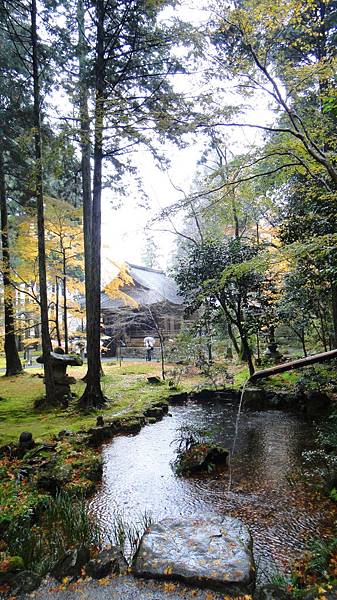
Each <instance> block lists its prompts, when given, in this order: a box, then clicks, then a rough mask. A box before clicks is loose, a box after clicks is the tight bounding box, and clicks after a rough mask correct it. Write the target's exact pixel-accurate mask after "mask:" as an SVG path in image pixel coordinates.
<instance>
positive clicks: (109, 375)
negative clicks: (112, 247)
mask: <svg viewBox="0 0 337 600" xmlns="http://www.w3.org/2000/svg"><path fill="white" fill-rule="evenodd" d="M68 372H69V374H70V375H73V376H74V377H76V378H77V379H78V381H77V383H76V385H74V386H72V391H73V392H74V393H76V394H77V396H78V397H80V395H81V394H82V392H83V390H84V387H85V384H84V383H83V382H82V381H80V378H81V377H83V375H84V374H85V367H80V368H78V367H77V368H73V369H71V368H70V369H68ZM104 372H105V376H104V377H103V378H102V389H103V392H104V395H105V396H107V397H108V398H109V402H108V403H107V405H106V407H104V409H103V410H100V411H98V410H97V411H91V412H90V413H79V412H78V410H77V407H76V399H75V400H74V402H73V403H72V404H71V405H70V406H69V408H68V409H51V410H44V411H41V410H36V409H35V408H34V401H35V400H36V399H37V398H39V397H41V396H43V393H44V385H43V381H42V379H41V378H40V377H37V374H42V370H35V369H29V370H27V371H26V372H25V373H24V374H23V375H19V376H17V377H5V376H2V377H0V445H3V444H7V443H10V442H15V441H17V440H18V437H19V435H20V433H21V432H22V431H31V432H32V434H33V437H34V439H35V440H37V441H41V440H45V439H48V438H50V437H51V436H53V435H54V434H56V433H58V432H59V431H60V430H62V429H69V430H71V431H78V430H80V429H82V428H83V429H87V428H89V427H92V426H93V425H95V422H96V417H97V415H98V414H102V415H104V416H109V417H114V416H115V415H116V416H119V415H123V417H128V416H130V417H131V416H134V415H138V414H140V413H142V412H143V411H144V410H146V408H148V407H149V406H151V405H152V404H154V403H156V402H158V401H159V400H165V399H166V398H167V397H168V396H169V395H170V394H171V393H172V392H171V391H170V389H169V387H168V384H167V383H162V384H161V385H150V384H149V383H148V382H147V377H148V376H149V375H159V372H160V367H159V365H158V364H156V363H151V364H148V363H138V364H136V363H128V364H125V366H122V367H119V366H118V365H116V364H114V365H113V366H110V365H108V364H105V365H104ZM192 385H193V382H192V381H191V380H186V381H185V383H182V385H181V386H180V387H181V388H182V389H184V388H186V389H187V388H189V389H190V388H191V387H192Z"/></svg>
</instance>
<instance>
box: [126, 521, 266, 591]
mask: <svg viewBox="0 0 337 600" xmlns="http://www.w3.org/2000/svg"><path fill="white" fill-rule="evenodd" d="M132 570H133V573H134V575H136V576H137V577H147V578H153V579H164V580H178V581H182V582H183V583H185V584H188V585H192V586H196V587H202V588H207V589H212V590H220V591H221V592H225V593H227V594H237V595H239V594H251V593H252V591H253V589H254V584H255V566H254V559H253V553H252V538H251V535H250V533H249V531H248V529H247V527H246V526H245V525H244V524H243V523H242V522H241V521H239V519H235V518H233V517H224V518H223V519H221V518H220V517H210V518H209V519H206V518H190V519H173V518H167V519H164V520H163V521H161V522H160V523H157V524H155V525H152V526H151V527H149V529H148V530H147V532H146V533H145V534H144V536H143V538H142V541H141V544H140V547H139V550H138V553H137V555H136V558H135V560H134V563H133V567H132Z"/></svg>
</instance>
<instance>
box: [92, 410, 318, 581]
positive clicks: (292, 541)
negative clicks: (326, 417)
mask: <svg viewBox="0 0 337 600" xmlns="http://www.w3.org/2000/svg"><path fill="white" fill-rule="evenodd" d="M237 410H238V404H237V402H234V401H225V402H224V401H223V400H222V401H220V400H219V401H212V402H209V401H208V402H200V401H199V402H195V401H194V402H193V401H190V402H188V403H186V404H185V405H183V406H173V407H171V408H170V415H172V416H166V417H164V419H163V420H162V421H160V422H157V423H155V424H154V425H149V426H146V427H144V428H143V429H142V431H141V432H140V433H139V434H138V435H136V436H132V437H131V436H128V437H116V438H115V439H114V440H113V441H112V442H111V443H109V444H107V445H106V446H105V447H104V448H103V459H104V474H103V481H102V486H101V488H100V490H99V491H98V493H97V494H96V496H95V497H94V498H93V499H92V500H91V502H90V507H91V510H92V511H93V512H94V513H95V514H96V516H97V517H98V520H99V522H100V524H101V527H102V529H103V530H104V532H105V533H106V535H107V537H109V532H110V533H111V531H112V528H113V514H114V511H115V510H116V506H117V507H119V509H121V510H122V511H123V514H124V515H125V517H126V519H130V520H136V519H137V518H139V517H140V515H142V514H144V512H145V511H146V512H147V513H149V514H151V516H152V518H153V520H154V521H158V520H160V519H162V518H164V517H167V516H170V517H172V516H174V517H179V516H194V515H203V516H205V515H207V514H209V515H232V516H236V517H238V518H240V519H242V520H243V521H244V522H245V523H246V524H247V525H248V527H249V528H250V530H251V532H252V535H253V540H254V555H255V560H256V562H257V565H258V569H259V572H260V576H261V575H262V576H263V573H266V572H267V571H268V573H270V572H277V571H280V570H281V571H286V570H287V569H288V568H289V563H290V562H291V561H293V560H294V559H295V558H296V557H298V556H299V555H300V553H301V552H303V549H304V547H305V542H306V539H307V538H308V536H309V537H311V536H317V535H318V534H320V533H323V531H324V528H325V527H327V526H328V525H329V523H328V518H329V517H328V511H325V510H324V505H323V504H322V502H319V501H318V500H316V499H315V496H314V495H313V494H312V493H311V492H310V490H309V489H308V488H307V487H306V486H305V485H304V484H303V482H301V480H300V479H299V477H298V473H299V470H300V467H301V464H302V452H303V451H304V450H305V449H307V448H309V447H312V438H313V426H312V424H311V423H310V422H308V421H306V420H305V418H304V417H302V416H298V415H294V414H289V413H285V412H280V411H274V410H273V411H244V412H242V413H241V416H240V421H239V429H238V438H237V441H236V447H235V454H234V457H232V461H231V463H232V483H231V488H230V491H229V490H228V479H229V473H228V469H225V470H224V471H223V472H221V473H217V474H210V475H207V476H198V477H193V478H184V477H178V476H176V475H175V473H174V470H173V469H172V467H171V462H172V461H173V460H174V458H175V456H176V454H175V447H176V443H175V441H174V440H175V439H176V438H177V432H178V430H179V428H180V427H181V426H183V425H191V426H193V427H198V428H205V429H207V430H212V431H213V432H214V437H215V440H216V441H217V442H218V443H221V445H223V446H225V447H227V448H231V447H232V443H233V436H234V430H235V421H236V416H237Z"/></svg>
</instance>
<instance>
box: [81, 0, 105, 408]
mask: <svg viewBox="0 0 337 600" xmlns="http://www.w3.org/2000/svg"><path fill="white" fill-rule="evenodd" d="M96 23H97V44H96V61H95V74H96V99H95V141H94V182H93V199H92V225H91V231H92V235H91V281H90V302H91V317H90V323H89V328H88V330H87V357H88V372H87V376H86V388H85V391H84V393H83V395H82V397H81V398H80V401H79V402H80V406H81V407H83V408H88V407H92V406H93V407H99V406H102V405H103V404H104V402H105V399H104V396H103V392H102V390H101V382H100V376H101V356H100V321H101V196H102V162H103V126H104V109H105V107H104V85H105V82H104V79H105V63H104V0H97V3H96Z"/></svg>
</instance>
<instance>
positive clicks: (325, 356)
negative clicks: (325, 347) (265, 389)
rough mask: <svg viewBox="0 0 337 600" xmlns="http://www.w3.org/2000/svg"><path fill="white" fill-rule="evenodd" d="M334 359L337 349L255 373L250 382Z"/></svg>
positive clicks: (336, 355) (336, 356)
mask: <svg viewBox="0 0 337 600" xmlns="http://www.w3.org/2000/svg"><path fill="white" fill-rule="evenodd" d="M334 358H337V350H336V349H335V350H331V351H330V352H322V353H320V354H314V355H313V356H307V357H306V358H299V359H297V360H292V361H290V362H288V363H282V364H280V365H275V366H274V367H269V368H268V369H263V370H261V371H255V373H254V374H253V375H251V377H250V381H257V380H258V379H264V378H266V377H270V376H271V375H277V374H278V373H284V372H285V371H292V370H293V369H300V368H302V367H307V366H308V365H314V364H316V363H323V362H325V361H327V360H331V359H334Z"/></svg>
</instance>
